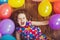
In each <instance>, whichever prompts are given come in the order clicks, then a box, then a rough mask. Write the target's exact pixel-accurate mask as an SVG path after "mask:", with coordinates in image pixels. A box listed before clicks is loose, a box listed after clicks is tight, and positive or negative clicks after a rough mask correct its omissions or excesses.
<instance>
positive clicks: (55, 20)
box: [49, 14, 60, 30]
mask: <svg viewBox="0 0 60 40" xmlns="http://www.w3.org/2000/svg"><path fill="white" fill-rule="evenodd" d="M49 26H50V27H51V28H52V29H53V30H59V29H60V14H55V15H53V16H51V17H50V20H49Z"/></svg>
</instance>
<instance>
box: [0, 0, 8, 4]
mask: <svg viewBox="0 0 60 40" xmlns="http://www.w3.org/2000/svg"><path fill="white" fill-rule="evenodd" d="M3 3H8V0H0V4H3Z"/></svg>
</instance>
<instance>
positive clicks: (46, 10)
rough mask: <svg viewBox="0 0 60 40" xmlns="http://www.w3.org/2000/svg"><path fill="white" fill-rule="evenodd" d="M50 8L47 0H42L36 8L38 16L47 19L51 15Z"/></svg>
mask: <svg viewBox="0 0 60 40" xmlns="http://www.w3.org/2000/svg"><path fill="white" fill-rule="evenodd" d="M51 11H52V6H51V4H50V2H49V1H48V0H43V1H42V2H41V3H40V4H39V6H38V12H39V15H41V16H42V17H47V16H49V15H50V14H51Z"/></svg>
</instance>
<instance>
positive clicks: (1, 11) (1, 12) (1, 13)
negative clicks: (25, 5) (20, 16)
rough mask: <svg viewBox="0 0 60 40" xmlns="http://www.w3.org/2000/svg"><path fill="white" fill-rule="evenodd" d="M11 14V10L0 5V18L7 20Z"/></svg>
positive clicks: (6, 6)
mask: <svg viewBox="0 0 60 40" xmlns="http://www.w3.org/2000/svg"><path fill="white" fill-rule="evenodd" d="M11 14H12V8H11V7H10V6H9V5H8V4H2V5H1V7H0V18H1V19H5V18H9V17H10V16H11Z"/></svg>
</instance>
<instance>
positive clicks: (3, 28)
mask: <svg viewBox="0 0 60 40" xmlns="http://www.w3.org/2000/svg"><path fill="white" fill-rule="evenodd" d="M14 30H15V24H14V22H13V21H12V20H10V19H5V20H2V21H1V22H0V33H2V34H3V35H4V34H12V33H13V32H14Z"/></svg>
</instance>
